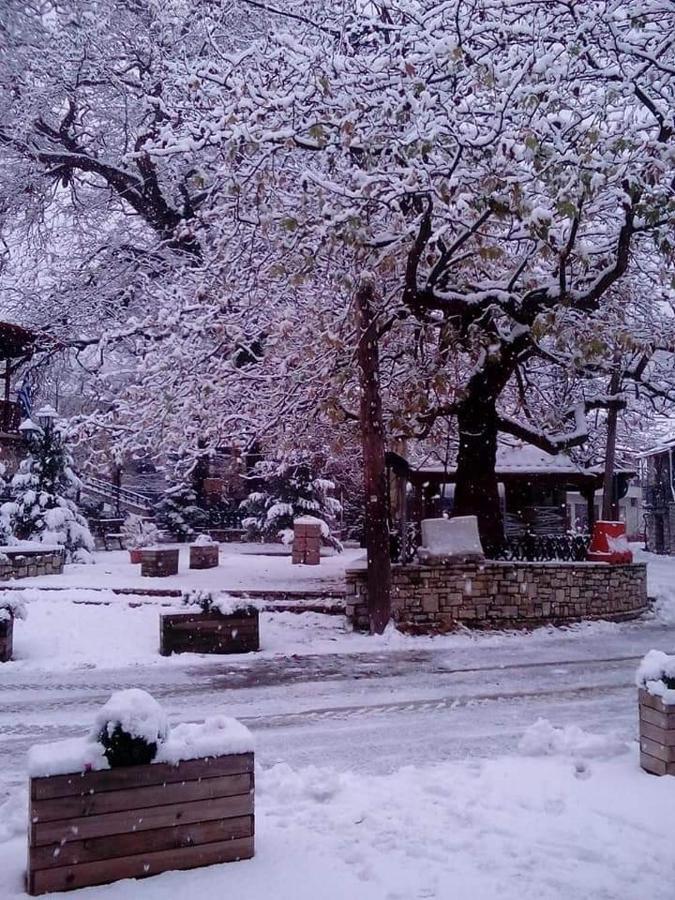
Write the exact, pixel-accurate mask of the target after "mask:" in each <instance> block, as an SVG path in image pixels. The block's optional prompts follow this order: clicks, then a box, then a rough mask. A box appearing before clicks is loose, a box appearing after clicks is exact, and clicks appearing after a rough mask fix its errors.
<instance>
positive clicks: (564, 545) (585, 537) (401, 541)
mask: <svg viewBox="0 0 675 900" xmlns="http://www.w3.org/2000/svg"><path fill="white" fill-rule="evenodd" d="M421 537H422V536H421V529H420V525H419V522H408V523H407V524H406V527H405V531H404V533H403V535H402V534H401V529H400V528H398V529H393V530H392V532H391V558H392V561H393V562H397V563H403V564H406V563H412V562H414V561H415V559H416V558H417V548H418V547H419V546H420V544H421ZM590 543H591V536H590V534H572V533H565V534H533V533H532V532H526V533H525V534H522V535H518V536H509V537H507V538H506V540H505V542H504V544H503V545H502V546H501V547H500V548H499V549H498V550H496V551H494V552H492V553H489V554H488V555H489V558H490V559H504V560H513V561H515V562H547V561H558V562H583V561H584V560H585V559H586V554H587V553H588V548H589V546H590Z"/></svg>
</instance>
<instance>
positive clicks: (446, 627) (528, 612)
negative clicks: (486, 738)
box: [346, 560, 647, 634]
mask: <svg viewBox="0 0 675 900" xmlns="http://www.w3.org/2000/svg"><path fill="white" fill-rule="evenodd" d="M346 579H347V594H346V602H347V618H348V619H349V620H350V621H351V622H352V624H353V625H354V627H355V629H357V630H367V628H368V615H367V608H366V570H365V568H358V569H356V568H355V569H348V570H347V572H346ZM646 608H647V567H646V565H644V564H642V563H633V564H630V565H623V566H609V565H607V564H605V563H565V562H560V563H558V562H545V563H527V562H503V561H497V560H487V561H485V562H483V563H464V564H454V565H448V566H442V565H441V566H422V565H406V566H402V565H394V566H393V567H392V612H393V619H394V622H395V623H396V627H397V628H399V629H400V630H401V631H408V632H412V633H420V634H421V633H431V632H443V631H450V630H452V629H453V628H455V627H456V626H457V625H466V626H470V627H474V628H512V627H532V626H536V625H542V624H544V623H547V622H552V623H556V624H562V623H565V622H575V621H579V620H581V619H615V620H618V619H626V618H634V617H635V616H638V615H640V613H642V612H644V610H645V609H646Z"/></svg>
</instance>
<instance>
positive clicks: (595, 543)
mask: <svg viewBox="0 0 675 900" xmlns="http://www.w3.org/2000/svg"><path fill="white" fill-rule="evenodd" d="M586 558H587V559H588V561H589V562H605V563H610V564H612V565H623V564H625V563H632V562H633V553H632V551H631V549H630V547H629V546H628V539H627V538H626V526H625V524H624V523H623V522H596V523H595V527H594V528H593V537H592V538H591V546H590V547H589V548H588V554H587V557H586Z"/></svg>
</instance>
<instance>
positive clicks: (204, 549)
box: [190, 544, 220, 569]
mask: <svg viewBox="0 0 675 900" xmlns="http://www.w3.org/2000/svg"><path fill="white" fill-rule="evenodd" d="M219 553H220V547H219V546H218V544H190V568H191V569H216V568H217V567H218V560H219Z"/></svg>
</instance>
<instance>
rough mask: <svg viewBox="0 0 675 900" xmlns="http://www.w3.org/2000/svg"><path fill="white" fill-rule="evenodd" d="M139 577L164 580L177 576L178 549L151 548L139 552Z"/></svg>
mask: <svg viewBox="0 0 675 900" xmlns="http://www.w3.org/2000/svg"><path fill="white" fill-rule="evenodd" d="M140 556H141V575H145V576H146V577H148V578H166V577H167V575H177V574H178V549H177V548H164V547H151V548H149V549H145V548H144V549H143V550H141V554H140Z"/></svg>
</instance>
